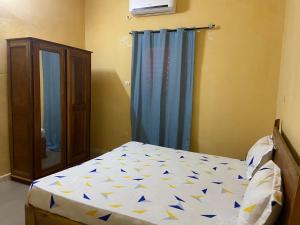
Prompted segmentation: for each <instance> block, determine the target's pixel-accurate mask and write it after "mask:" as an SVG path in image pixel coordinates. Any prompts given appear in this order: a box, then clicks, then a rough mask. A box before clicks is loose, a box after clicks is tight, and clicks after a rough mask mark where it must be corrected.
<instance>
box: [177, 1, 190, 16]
mask: <svg viewBox="0 0 300 225" xmlns="http://www.w3.org/2000/svg"><path fill="white" fill-rule="evenodd" d="M176 4H177V6H176V13H184V12H186V11H188V10H189V6H190V1H189V0H177V3H176Z"/></svg>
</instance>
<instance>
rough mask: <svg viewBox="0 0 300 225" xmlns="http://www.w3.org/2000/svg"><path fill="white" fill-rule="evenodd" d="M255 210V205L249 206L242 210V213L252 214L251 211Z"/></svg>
mask: <svg viewBox="0 0 300 225" xmlns="http://www.w3.org/2000/svg"><path fill="white" fill-rule="evenodd" d="M255 208H256V205H255V204H254V205H251V206H249V207H247V208H244V209H243V210H244V212H246V213H252V211H253V210H254V209H255Z"/></svg>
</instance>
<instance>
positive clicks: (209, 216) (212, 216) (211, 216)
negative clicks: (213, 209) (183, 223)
mask: <svg viewBox="0 0 300 225" xmlns="http://www.w3.org/2000/svg"><path fill="white" fill-rule="evenodd" d="M201 216H204V217H207V218H210V219H211V218H214V217H215V216H217V215H201Z"/></svg>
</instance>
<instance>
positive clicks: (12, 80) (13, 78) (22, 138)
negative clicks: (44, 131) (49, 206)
mask: <svg viewBox="0 0 300 225" xmlns="http://www.w3.org/2000/svg"><path fill="white" fill-rule="evenodd" d="M31 62H32V61H31V42H30V40H28V39H19V40H8V42H7V69H8V89H9V99H10V101H9V102H10V103H9V111H10V113H9V115H10V154H11V172H12V175H11V177H12V178H13V179H15V180H19V181H22V182H26V183H30V182H31V180H32V179H33V176H34V171H33V88H32V70H31Z"/></svg>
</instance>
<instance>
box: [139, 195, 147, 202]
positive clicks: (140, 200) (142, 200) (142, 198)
mask: <svg viewBox="0 0 300 225" xmlns="http://www.w3.org/2000/svg"><path fill="white" fill-rule="evenodd" d="M144 201H146V198H145V196H144V195H143V196H142V197H141V198H140V199H139V200H138V202H144Z"/></svg>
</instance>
